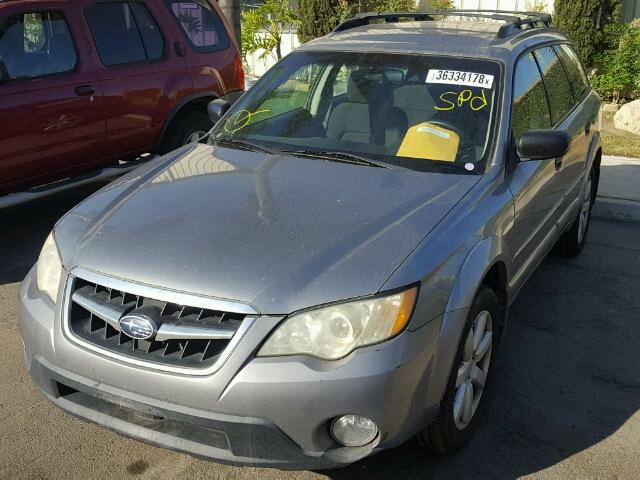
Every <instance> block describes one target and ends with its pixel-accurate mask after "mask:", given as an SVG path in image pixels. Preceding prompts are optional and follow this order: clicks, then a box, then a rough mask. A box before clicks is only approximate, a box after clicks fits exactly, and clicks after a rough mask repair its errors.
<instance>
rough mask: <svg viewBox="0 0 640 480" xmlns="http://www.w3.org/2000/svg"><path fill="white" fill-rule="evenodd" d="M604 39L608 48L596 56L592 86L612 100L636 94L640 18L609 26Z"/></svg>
mask: <svg viewBox="0 0 640 480" xmlns="http://www.w3.org/2000/svg"><path fill="white" fill-rule="evenodd" d="M605 39H606V41H605V43H606V45H607V47H608V49H607V50H605V51H604V52H603V53H602V54H600V55H599V56H598V57H597V64H598V68H597V70H596V74H595V75H594V76H593V77H592V79H591V82H592V83H593V86H594V88H595V89H596V90H597V91H598V93H600V95H602V96H603V97H605V98H607V99H609V100H612V101H613V102H614V103H618V101H619V100H620V98H637V97H639V96H640V21H636V22H634V23H622V24H612V25H609V26H608V27H607V28H606V29H605Z"/></svg>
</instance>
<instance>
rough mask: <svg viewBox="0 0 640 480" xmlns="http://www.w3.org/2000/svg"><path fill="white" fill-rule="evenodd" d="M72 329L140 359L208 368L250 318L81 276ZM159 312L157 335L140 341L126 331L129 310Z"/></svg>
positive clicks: (75, 285)
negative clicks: (124, 319) (124, 320)
mask: <svg viewBox="0 0 640 480" xmlns="http://www.w3.org/2000/svg"><path fill="white" fill-rule="evenodd" d="M71 292H72V293H71V296H70V303H71V305H70V307H69V310H68V319H67V322H68V327H69V330H70V332H71V333H72V334H73V335H74V336H76V337H78V338H80V339H82V340H84V341H85V342H88V343H90V344H91V345H93V346H95V347H98V348H99V349H103V350H107V351H109V352H113V353H116V354H119V355H123V356H126V357H130V358H132V359H136V360H139V361H145V362H151V363H155V364H161V365H169V366H174V367H191V368H205V367H208V366H211V365H213V364H215V363H216V361H217V360H218V359H219V358H220V356H221V354H222V353H223V352H224V350H225V348H226V347H227V346H228V345H229V343H230V341H231V340H232V338H233V336H234V335H235V333H236V332H237V330H238V328H239V327H240V325H241V324H242V322H243V320H244V319H245V315H243V314H239V313H231V312H222V311H216V310H209V309H206V308H198V307H192V306H189V305H180V304H176V303H171V302H167V301H162V300H159V299H156V298H149V297H146V296H141V295H135V294H133V293H129V292H127V291H124V290H119V289H116V288H111V287H108V286H104V285H101V284H99V283H94V282H90V281H87V280H84V279H81V278H77V277H76V278H74V279H72V284H71ZM138 311H140V312H143V311H144V312H153V318H154V320H155V321H156V322H155V323H156V324H158V331H157V333H156V335H155V336H154V337H152V338H150V339H148V340H142V339H136V338H132V337H130V336H128V335H127V334H125V333H124V332H122V331H121V330H120V325H119V320H120V319H121V318H122V317H124V316H125V315H127V314H129V313H136V312H138Z"/></svg>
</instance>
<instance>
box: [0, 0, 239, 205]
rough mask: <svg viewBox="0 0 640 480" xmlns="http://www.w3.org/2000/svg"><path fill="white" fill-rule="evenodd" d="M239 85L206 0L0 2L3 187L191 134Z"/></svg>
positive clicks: (234, 61) (230, 43)
mask: <svg viewBox="0 0 640 480" xmlns="http://www.w3.org/2000/svg"><path fill="white" fill-rule="evenodd" d="M243 89H244V74H243V71H242V61H241V57H240V55H239V50H238V46H237V44H236V41H235V39H234V37H233V35H232V34H231V31H230V29H229V26H228V24H227V23H226V21H225V19H224V16H223V15H222V14H221V13H220V12H219V10H218V7H217V6H216V5H215V4H214V3H213V2H210V1H208V0H195V1H191V2H186V1H180V0H134V1H123V0H109V1H104V0H70V1H69V0H22V1H19V0H10V1H1V0H0V195H2V194H6V193H12V192H16V191H19V190H24V189H28V188H31V187H34V186H37V185H43V184H47V183H50V182H55V181H57V180H60V179H64V178H69V177H73V176H76V175H79V174H84V173H88V172H89V171H92V170H96V169H99V168H101V167H105V166H108V165H110V164H113V163H117V162H118V161H119V160H126V159H131V158H135V157H136V156H139V155H140V154H142V153H145V152H158V153H165V152H168V151H170V150H173V149H174V148H177V147H179V146H181V145H183V144H185V143H189V142H191V141H194V140H195V139H197V138H199V137H200V136H201V135H202V134H204V133H205V132H206V131H207V130H208V129H209V128H210V127H211V121H210V120H209V118H208V116H207V113H206V106H207V104H208V102H209V101H211V100H213V99H215V98H220V97H225V98H227V99H230V100H234V99H235V98H236V97H237V96H239V95H240V93H241V92H242V90H243Z"/></svg>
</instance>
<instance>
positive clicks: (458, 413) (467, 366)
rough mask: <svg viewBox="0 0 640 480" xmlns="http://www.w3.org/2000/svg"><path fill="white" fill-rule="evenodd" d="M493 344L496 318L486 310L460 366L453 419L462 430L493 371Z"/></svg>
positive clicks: (473, 328)
mask: <svg viewBox="0 0 640 480" xmlns="http://www.w3.org/2000/svg"><path fill="white" fill-rule="evenodd" d="M492 346H493V319H492V318H491V314H490V313H489V312H488V311H487V310H483V311H481V312H480V313H478V315H477V316H476V319H475V320H474V322H473V325H472V326H471V330H469V335H467V339H466V341H465V344H464V352H463V355H462V362H461V363H460V366H459V367H458V375H457V377H456V391H455V397H454V401H453V421H454V423H455V426H456V428H457V429H458V430H463V429H464V428H465V427H467V425H469V423H470V422H471V419H472V418H473V416H474V414H475V413H476V410H477V408H478V404H479V403H480V398H481V397H482V392H483V391H484V385H485V382H486V380H487V374H488V373H489V363H490V361H491V349H492Z"/></svg>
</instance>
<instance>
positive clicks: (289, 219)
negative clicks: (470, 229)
mask: <svg viewBox="0 0 640 480" xmlns="http://www.w3.org/2000/svg"><path fill="white" fill-rule="evenodd" d="M478 178H479V177H478V176H472V175H453V174H436V173H423V172H416V171H411V170H407V169H401V168H391V169H383V168H372V167H367V166H361V165H351V164H344V163H336V162H331V161H326V160H316V159H309V158H298V157H290V156H278V155H268V154H262V153H254V152H246V151H240V150H233V149H227V148H220V147H213V146H207V145H196V146H189V147H185V148H183V149H181V150H179V151H176V152H173V154H170V155H169V156H167V157H163V158H161V159H160V160H156V161H154V162H151V163H149V164H147V165H145V166H143V167H141V168H140V169H138V170H135V171H134V172H132V173H130V174H128V175H126V176H124V177H122V178H121V179H119V180H117V181H116V182H114V183H113V184H110V185H109V186H107V187H105V188H104V189H102V190H101V191H99V192H97V193H96V194H94V195H93V196H91V197H90V198H89V199H87V200H85V201H84V202H83V203H82V204H80V205H79V206H77V207H76V208H74V209H73V210H71V211H70V212H69V213H68V214H67V215H66V216H65V217H64V218H63V219H62V220H61V221H60V222H59V223H58V225H57V226H56V230H55V235H56V240H57V242H58V246H59V248H60V252H61V256H62V259H63V263H64V265H65V267H66V268H67V269H69V270H72V269H73V268H74V267H75V266H82V267H84V268H88V269H91V270H95V271H98V272H102V273H104V274H107V275H110V276H115V277H120V278H125V279H128V280H132V281H137V282H140V283H144V284H148V285H153V286H157V287H161V288H169V289H172V290H178V291H184V292H188V293H192V294H198V295H205V296H210V297H217V298H223V299H229V300H235V301H241V302H246V303H249V304H251V305H253V306H254V308H257V310H258V311H260V312H261V313H263V314H287V313H291V312H293V311H296V310H299V309H302V308H307V307H310V306H314V305H320V304H323V303H327V302H332V301H336V300H341V299H346V298H353V297H358V296H363V295H370V294H374V293H377V292H378V291H379V289H380V288H381V286H382V285H383V284H384V282H385V281H386V280H387V278H389V276H390V275H391V274H392V273H393V271H394V270H395V269H396V268H397V267H398V266H399V265H400V264H401V263H402V262H403V260H404V259H405V258H406V257H407V255H408V254H409V253H410V252H411V251H412V250H413V249H414V248H415V246H416V245H417V244H418V243H419V242H420V241H421V240H422V239H423V238H424V237H425V236H426V235H427V234H428V233H429V232H430V231H431V229H432V228H433V227H434V226H435V225H436V224H437V223H438V222H439V221H440V220H441V219H442V218H443V217H444V216H445V215H446V214H447V212H449V210H451V208H452V207H453V206H454V205H455V204H456V203H458V202H459V201H460V199H461V198H462V197H463V196H464V195H465V194H466V193H467V192H468V191H469V189H470V188H471V187H472V186H473V185H474V184H475V183H476V182H477V181H478Z"/></svg>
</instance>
